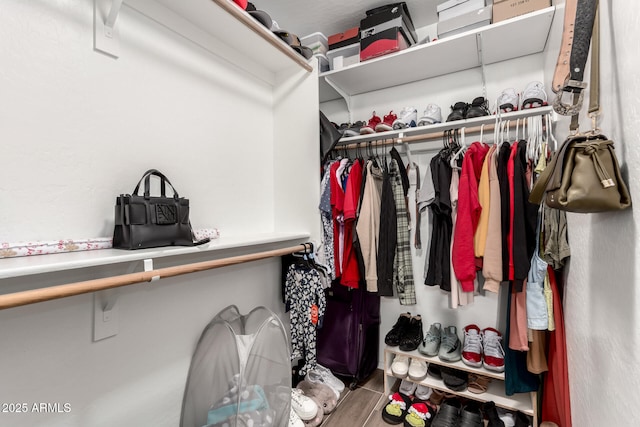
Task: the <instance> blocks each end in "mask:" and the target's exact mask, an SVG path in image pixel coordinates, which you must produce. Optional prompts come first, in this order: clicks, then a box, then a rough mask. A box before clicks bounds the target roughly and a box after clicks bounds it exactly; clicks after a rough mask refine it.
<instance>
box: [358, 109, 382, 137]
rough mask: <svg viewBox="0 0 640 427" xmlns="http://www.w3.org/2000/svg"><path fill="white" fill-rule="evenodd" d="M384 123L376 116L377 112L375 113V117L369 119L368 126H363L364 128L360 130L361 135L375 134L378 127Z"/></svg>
mask: <svg viewBox="0 0 640 427" xmlns="http://www.w3.org/2000/svg"><path fill="white" fill-rule="evenodd" d="M380 122H382V120H381V119H380V117H379V116H377V115H376V112H375V111H374V112H373V115H372V116H371V118H370V119H369V121H368V122H367V124H366V125H365V126H363V127H362V128H360V135H366V134H369V133H375V132H376V126H378V124H379V123H380Z"/></svg>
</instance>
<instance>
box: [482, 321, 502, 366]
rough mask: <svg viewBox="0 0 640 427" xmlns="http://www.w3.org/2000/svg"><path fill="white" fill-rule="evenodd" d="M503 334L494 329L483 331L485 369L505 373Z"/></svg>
mask: <svg viewBox="0 0 640 427" xmlns="http://www.w3.org/2000/svg"><path fill="white" fill-rule="evenodd" d="M501 341H502V334H501V333H500V331H498V330H497V329H494V328H485V329H484V330H483V331H482V342H483V347H484V357H483V361H482V364H483V366H484V367H485V369H489V370H490V371H496V372H504V349H503V348H502V343H501Z"/></svg>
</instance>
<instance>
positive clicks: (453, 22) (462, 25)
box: [438, 6, 492, 38]
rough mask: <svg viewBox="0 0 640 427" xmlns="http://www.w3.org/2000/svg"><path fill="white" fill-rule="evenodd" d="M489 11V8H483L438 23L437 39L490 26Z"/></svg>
mask: <svg viewBox="0 0 640 427" xmlns="http://www.w3.org/2000/svg"><path fill="white" fill-rule="evenodd" d="M491 9H492V7H491V6H485V7H483V8H481V9H477V10H472V11H471V12H467V13H465V14H463V15H460V16H456V17H454V18H451V19H447V20H445V21H439V22H438V38H444V37H447V36H451V35H453V34H458V33H461V32H463V31H468V30H471V29H475V28H479V27H481V26H484V25H489V24H491Z"/></svg>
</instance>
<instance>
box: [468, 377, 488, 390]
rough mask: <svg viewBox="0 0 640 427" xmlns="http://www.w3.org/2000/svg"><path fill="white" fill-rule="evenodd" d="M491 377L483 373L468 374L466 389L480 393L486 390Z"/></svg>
mask: <svg viewBox="0 0 640 427" xmlns="http://www.w3.org/2000/svg"><path fill="white" fill-rule="evenodd" d="M490 382H491V378H489V377H485V376H484V375H478V374H469V383H468V385H467V389H468V390H469V391H470V392H471V393H474V394H481V393H484V392H486V391H487V389H488V388H489V383H490Z"/></svg>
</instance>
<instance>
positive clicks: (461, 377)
mask: <svg viewBox="0 0 640 427" xmlns="http://www.w3.org/2000/svg"><path fill="white" fill-rule="evenodd" d="M440 372H441V373H442V381H443V382H444V385H445V386H446V387H447V388H448V389H449V390H453V391H464V390H466V389H467V383H468V380H469V374H468V373H467V372H464V371H460V370H458V369H452V368H445V367H444V366H442V367H441V368H440Z"/></svg>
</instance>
